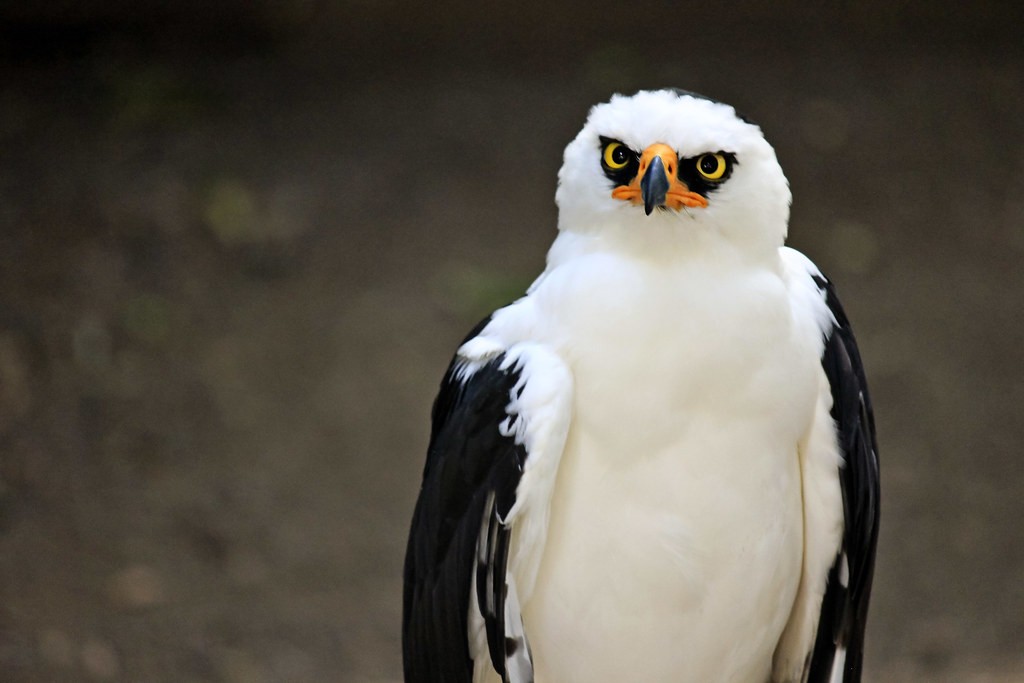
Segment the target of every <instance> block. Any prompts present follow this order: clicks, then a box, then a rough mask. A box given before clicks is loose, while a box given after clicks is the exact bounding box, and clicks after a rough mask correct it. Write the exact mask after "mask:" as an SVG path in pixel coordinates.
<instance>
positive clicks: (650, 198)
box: [612, 142, 708, 216]
mask: <svg viewBox="0 0 1024 683" xmlns="http://www.w3.org/2000/svg"><path fill="white" fill-rule="evenodd" d="M678 165H679V157H678V156H677V155H676V153H675V150H673V149H672V148H671V147H669V146H668V145H666V144H662V143H660V142H659V143H656V144H653V145H651V146H650V147H648V148H647V149H645V150H644V152H643V154H641V155H640V168H639V170H638V171H637V174H636V177H635V178H633V180H631V181H630V183H629V185H620V186H618V187H616V188H615V189H614V190H612V197H613V198H615V199H621V200H623V201H628V202H631V203H633V204H637V205H639V204H643V205H644V211H645V212H646V213H647V215H648V216H649V215H651V212H652V211H654V207H656V206H665V207H668V208H670V209H674V210H676V211H678V210H679V209H681V208H683V207H684V206H686V207H690V208H693V209H695V208H704V207H706V206H707V205H708V200H707V199H705V198H704V197H702V196H700V195H699V194H697V193H696V192H691V191H690V188H689V187H687V186H686V183H684V182H682V181H681V180H679V178H677V177H676V169H677V167H678Z"/></svg>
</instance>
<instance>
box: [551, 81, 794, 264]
mask: <svg viewBox="0 0 1024 683" xmlns="http://www.w3.org/2000/svg"><path fill="white" fill-rule="evenodd" d="M790 200H791V195H790V191H789V184H788V182H787V181H786V176H785V175H784V174H783V173H782V168H781V167H780V166H779V162H778V160H777V159H776V158H775V150H773V149H772V147H771V145H769V144H768V142H767V141H766V140H765V139H764V136H763V135H762V133H761V129H760V128H758V127H757V126H756V125H754V124H752V123H749V122H747V121H744V120H743V119H742V118H741V117H740V116H739V115H737V114H736V111H735V110H734V109H733V108H732V107H730V106H729V105H727V104H722V103H720V102H715V101H712V100H709V99H705V98H703V97H700V96H699V95H693V94H690V93H685V92H682V91H674V90H656V91H641V92H638V93H637V94H635V95H633V96H631V97H625V96H622V95H616V96H614V97H612V99H611V101H610V102H607V103H605V104H599V105H597V106H595V107H594V108H593V109H591V110H590V116H589V117H588V118H587V122H586V125H584V127H583V130H582V131H580V134H579V135H577V136H576V139H575V140H573V141H572V142H571V143H569V146H568V147H566V148H565V156H564V160H563V163H562V168H561V170H560V171H559V173H558V191H557V193H556V194H555V202H556V203H557V204H558V207H559V216H558V228H559V230H562V231H565V232H571V233H578V234H589V235H601V236H603V237H607V238H611V239H614V240H615V241H616V242H621V241H626V242H629V241H638V242H643V243H646V244H650V245H654V247H655V248H662V247H668V246H669V245H670V244H682V245H685V244H695V243H707V242H708V239H705V238H709V239H710V240H711V242H721V241H722V240H724V241H725V242H726V243H728V244H729V245H731V246H732V247H733V248H735V249H737V250H740V251H742V252H745V253H747V254H749V255H754V254H756V253H759V252H766V250H771V252H772V253H774V251H775V250H776V249H777V248H778V247H780V246H781V245H782V243H783V241H784V240H785V237H786V228H787V224H788V222H789V204H790Z"/></svg>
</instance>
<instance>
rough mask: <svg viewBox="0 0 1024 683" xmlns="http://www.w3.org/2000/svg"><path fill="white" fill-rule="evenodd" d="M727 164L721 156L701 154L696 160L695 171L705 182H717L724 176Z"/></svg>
mask: <svg viewBox="0 0 1024 683" xmlns="http://www.w3.org/2000/svg"><path fill="white" fill-rule="evenodd" d="M726 168H728V164H727V163H726V161H725V157H724V156H723V155H721V154H702V155H701V156H700V158H698V159H697V171H698V172H699V173H700V174H701V176H703V177H704V179H705V180H718V179H719V178H721V177H722V176H724V175H725V169H726Z"/></svg>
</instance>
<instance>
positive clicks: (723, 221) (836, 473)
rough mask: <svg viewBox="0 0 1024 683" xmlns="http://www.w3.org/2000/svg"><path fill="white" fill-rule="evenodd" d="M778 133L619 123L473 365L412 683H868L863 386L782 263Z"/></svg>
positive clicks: (413, 622) (416, 556)
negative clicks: (535, 272) (541, 260)
mask: <svg viewBox="0 0 1024 683" xmlns="http://www.w3.org/2000/svg"><path fill="white" fill-rule="evenodd" d="M791 199H792V195H791V191H790V187H789V182H788V180H787V179H786V176H785V174H784V173H783V171H782V168H781V166H780V164H779V162H778V159H777V156H776V153H775V150H774V149H773V147H772V146H771V145H770V144H769V143H768V142H767V140H766V139H765V136H764V134H763V133H762V131H761V128H760V127H759V126H758V125H757V124H755V123H753V122H751V121H750V120H748V119H747V118H746V117H744V116H742V115H741V114H739V113H738V112H737V111H736V109H735V108H734V107H732V106H730V105H728V104H725V103H723V102H720V101H717V100H714V99H711V98H708V97H704V96H702V95H698V94H696V93H693V92H688V91H684V90H678V89H673V88H667V89H660V90H641V91H639V92H636V93H635V94H632V95H621V94H616V95H614V96H612V97H611V98H610V100H609V101H607V102H603V103H601V104H598V105H596V106H594V107H593V108H592V109H591V110H590V112H589V115H588V116H587V118H586V123H585V125H584V126H583V128H582V130H581V131H580V133H579V134H578V135H577V136H576V137H575V139H573V140H572V141H571V142H570V143H569V144H568V146H567V147H566V148H565V152H564V156H563V163H562V166H561V169H560V170H559V173H558V186H557V190H556V192H555V202H556V204H557V206H558V220H557V228H558V232H557V236H556V237H555V239H554V242H553V243H552V245H551V248H550V250H549V252H548V254H547V259H546V267H545V268H544V270H543V272H542V273H541V274H540V275H539V276H538V277H537V279H536V280H535V281H534V282H533V283H532V284H531V285H530V286H529V288H528V289H527V290H526V293H525V294H524V295H523V296H522V297H521V298H519V299H518V300H516V301H514V302H512V303H511V304H509V305H507V306H505V307H503V308H500V309H498V310H496V311H494V312H493V313H492V314H491V315H489V316H488V317H487V318H485V319H484V320H483V321H481V322H480V323H479V324H478V325H477V326H476V327H475V328H474V329H473V330H472V331H471V332H470V333H469V335H468V336H467V337H466V338H465V339H464V341H463V342H462V344H461V345H460V346H459V347H458V350H457V352H456V353H455V355H454V358H453V359H452V361H451V363H450V365H449V366H448V369H447V371H446V373H445V375H444V377H443V379H442V381H441V386H440V390H439V393H438V395H437V398H436V399H435V401H434V404H433V409H432V412H431V433H430V438H429V444H428V447H427V455H426V462H425V465H424V468H423V473H422V481H421V485H420V490H419V494H418V498H417V501H416V505H415V509H414V512H413V516H412V523H411V529H410V533H409V538H408V544H407V548H406V557H405V565H404V589H403V608H402V651H403V669H404V676H405V680H406V682H407V683H434V682H444V683H496V682H502V683H529V682H536V683H573V682H583V681H586V682H587V683H603V682H606V681H607V682H611V681H615V682H616V683H621V682H622V681H643V682H644V683H660V682H668V681H671V682H672V683H686V682H691V681H693V682H696V681H699V682H701V683H714V682H719V681H720V682H723V683H724V682H729V683H769V682H770V683H822V682H824V683H855V682H856V681H859V680H860V677H861V672H862V668H863V650H864V632H865V623H866V618H867V611H868V602H869V598H870V592H871V584H872V576H873V572H874V562H875V550H876V544H877V538H878V525H879V509H880V508H879V495H880V493H879V464H878V455H877V444H876V437H875V426H874V415H873V412H872V405H871V400H870V397H869V394H868V389H867V382H866V379H865V371H864V366H863V363H862V360H861V355H860V352H859V350H858V347H857V343H856V340H855V338H854V335H853V331H852V328H851V326H850V323H849V320H848V319H847V316H846V314H845V312H844V310H843V308H842V305H841V304H840V302H839V299H838V297H837V294H836V289H835V286H834V284H833V282H832V281H831V280H829V279H828V278H826V277H825V276H824V275H823V274H822V273H821V271H820V270H819V269H818V267H817V266H815V265H814V263H813V262H812V261H811V260H810V259H809V258H808V257H806V256H805V255H803V254H802V253H800V252H798V251H796V250H794V249H792V248H790V247H788V246H785V239H786V235H787V232H788V224H789V213H790V205H791Z"/></svg>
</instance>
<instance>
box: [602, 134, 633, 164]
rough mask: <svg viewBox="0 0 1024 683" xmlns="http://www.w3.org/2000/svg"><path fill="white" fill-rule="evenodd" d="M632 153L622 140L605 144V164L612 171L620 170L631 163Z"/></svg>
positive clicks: (603, 156) (603, 157)
mask: <svg viewBox="0 0 1024 683" xmlns="http://www.w3.org/2000/svg"><path fill="white" fill-rule="evenodd" d="M630 157H631V154H630V151H629V148H628V147H626V146H625V145H624V144H622V143H621V142H615V141H612V142H609V143H608V144H607V145H605V146H604V154H603V155H602V157H601V158H602V160H603V161H604V166H605V168H607V169H610V170H612V171H620V170H622V169H624V168H626V166H628V165H629V160H630Z"/></svg>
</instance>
